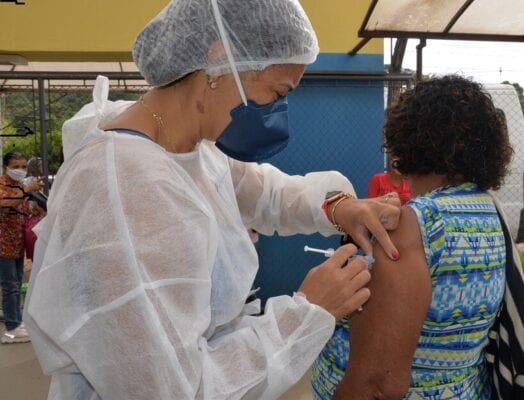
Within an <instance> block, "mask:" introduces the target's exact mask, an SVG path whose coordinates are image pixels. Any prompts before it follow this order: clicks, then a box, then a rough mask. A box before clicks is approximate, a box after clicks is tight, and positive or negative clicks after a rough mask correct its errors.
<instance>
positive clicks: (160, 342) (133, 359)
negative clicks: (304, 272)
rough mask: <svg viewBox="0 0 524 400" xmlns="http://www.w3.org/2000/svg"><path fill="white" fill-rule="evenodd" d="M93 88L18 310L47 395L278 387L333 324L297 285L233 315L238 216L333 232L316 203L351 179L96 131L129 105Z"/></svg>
mask: <svg viewBox="0 0 524 400" xmlns="http://www.w3.org/2000/svg"><path fill="white" fill-rule="evenodd" d="M106 96H107V80H104V79H99V83H98V87H97V88H96V90H95V101H94V103H92V104H90V105H88V106H86V107H84V108H83V109H82V110H81V111H80V112H79V113H78V114H77V115H76V116H75V117H73V118H72V119H71V120H70V121H68V122H67V123H66V124H65V126H64V135H65V136H66V137H65V142H64V145H66V144H67V145H66V156H67V159H66V162H65V164H64V165H63V166H62V168H61V169H60V171H59V173H58V175H57V177H56V181H55V183H54V186H53V190H52V192H51V196H50V200H49V209H48V216H47V217H46V218H45V219H44V220H43V221H42V223H41V224H40V225H39V226H38V229H37V231H38V242H37V248H36V257H35V263H34V267H33V272H32V276H31V282H30V293H29V297H28V306H27V307H26V312H25V321H26V324H27V326H28V329H29V331H30V334H31V338H32V341H33V345H34V347H35V349H36V352H37V354H38V358H39V360H40V363H41V366H42V368H43V370H44V372H45V373H46V374H52V382H51V388H50V393H49V399H52V400H97V399H104V400H130V399H139V400H164V399H165V400H168V399H177V400H180V399H195V398H196V399H213V400H218V399H241V398H246V399H275V398H278V396H279V395H280V394H282V393H283V392H285V391H286V390H287V389H288V388H289V387H290V386H292V384H294V383H295V382H296V381H297V380H299V379H300V377H301V376H302V374H303V373H304V372H305V371H306V370H307V368H308V367H309V366H310V365H311V363H312V362H313V360H314V359H315V357H316V356H317V354H318V353H319V352H320V350H321V349H322V347H323V346H324V344H325V343H326V342H327V340H328V339H329V337H330V335H331V334H332V331H333V329H334V324H335V321H334V318H333V317H332V316H331V315H330V314H329V313H328V312H326V311H325V310H323V309H322V308H320V307H318V306H315V305H312V304H310V303H309V302H308V301H307V300H306V299H305V298H304V297H303V296H301V295H300V294H295V295H294V296H293V297H289V296H279V297H276V298H273V299H270V300H269V301H268V302H267V306H266V308H265V313H264V315H262V316H252V315H248V314H247V313H246V306H245V304H244V303H245V300H246V298H247V297H248V294H249V292H250V288H251V286H252V284H253V280H254V277H255V274H256V271H257V268H258V261H257V255H256V253H255V250H254V248H253V245H252V243H251V241H250V239H249V235H248V233H247V231H246V226H247V227H250V228H253V229H255V230H257V231H259V232H261V233H263V234H272V233H273V232H275V231H277V232H279V233H280V234H283V235H289V234H294V233H297V232H300V233H312V232H318V231H320V232H321V233H323V234H325V235H329V234H334V233H336V231H335V230H334V228H333V227H332V226H331V224H330V223H329V221H328V220H327V218H326V217H325V215H324V214H323V211H322V209H321V207H320V205H321V203H322V201H323V198H324V196H325V194H326V192H328V191H330V190H337V189H338V190H346V191H353V188H352V186H351V184H350V183H349V182H348V181H347V179H345V178H344V177H342V176H341V175H340V174H338V173H336V172H323V173H312V174H308V175H306V176H304V177H302V176H288V175H286V174H284V173H282V172H280V171H279V170H278V169H276V168H274V167H272V166H271V165H268V164H264V165H258V164H254V163H242V162H238V161H235V160H232V159H229V158H228V157H226V156H225V155H224V154H222V153H221V152H220V151H219V150H218V149H217V148H215V146H214V144H213V143H210V142H202V143H200V144H199V145H198V146H197V148H196V149H195V151H193V152H191V153H187V154H171V153H168V152H166V151H165V150H164V149H163V148H162V147H160V146H158V145H157V144H155V143H154V142H152V141H149V140H147V139H143V138H138V137H134V136H131V135H126V134H117V133H111V132H103V131H101V130H99V129H98V128H97V126H98V125H99V124H100V123H101V122H102V121H104V120H107V119H108V118H112V117H114V116H115V115H116V114H118V113H119V112H121V111H122V110H123V109H124V108H125V107H128V106H129V103H126V102H117V103H113V102H109V101H107V100H106ZM74 133H77V134H78V135H79V137H77V139H80V138H82V139H83V142H82V144H81V146H80V148H79V149H78V150H77V151H76V152H75V153H71V151H70V150H71V146H70V145H71V143H70V142H68V140H69V138H70V136H69V135H71V134H74ZM246 134H248V132H246ZM297 140H300V139H299V138H297ZM289 268H293V266H292V265H290V266H289ZM247 308H249V307H247ZM252 309H253V307H251V310H252Z"/></svg>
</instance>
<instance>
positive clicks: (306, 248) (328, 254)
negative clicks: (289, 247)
mask: <svg viewBox="0 0 524 400" xmlns="http://www.w3.org/2000/svg"><path fill="white" fill-rule="evenodd" d="M304 251H305V252H308V251H310V252H311V253H320V254H324V256H325V257H328V258H329V257H331V256H332V255H333V254H335V249H331V248H329V249H327V250H322V249H315V248H314V247H309V246H304Z"/></svg>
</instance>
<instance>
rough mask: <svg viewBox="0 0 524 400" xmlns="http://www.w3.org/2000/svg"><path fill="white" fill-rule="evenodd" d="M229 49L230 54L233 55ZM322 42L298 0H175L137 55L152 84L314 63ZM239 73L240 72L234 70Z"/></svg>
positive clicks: (149, 29)
mask: <svg viewBox="0 0 524 400" xmlns="http://www.w3.org/2000/svg"><path fill="white" fill-rule="evenodd" d="M228 53H229V57H228ZM317 54H318V42H317V38H316V35H315V32H314V30H313V27H312V26H311V23H310V21H309V19H308V17H307V15H306V14H305V12H304V10H303V8H302V6H301V5H300V3H299V2H298V0H172V1H171V2H170V3H169V4H168V5H167V6H166V8H164V10H162V12H160V14H158V15H157V16H156V17H155V18H154V19H153V20H151V22H149V24H148V25H147V26H146V27H145V28H144V29H143V30H142V32H140V34H139V35H138V37H137V39H136V42H135V47H134V51H133V57H134V60H135V63H136V64H137V66H138V68H139V70H140V72H141V73H142V75H143V76H144V78H145V79H146V80H147V82H148V83H150V84H151V85H154V86H162V85H166V84H168V83H171V82H174V81H176V80H177V79H180V78H182V77H183V76H185V75H187V74H189V73H191V72H193V71H196V70H201V69H203V70H205V71H206V72H207V73H208V74H210V75H223V74H226V73H229V72H231V71H232V69H231V62H234V67H235V69H236V70H238V71H252V70H263V69H264V68H266V67H268V66H269V65H273V64H310V63H312V62H313V61H315V59H316V56H317ZM233 72H236V71H233Z"/></svg>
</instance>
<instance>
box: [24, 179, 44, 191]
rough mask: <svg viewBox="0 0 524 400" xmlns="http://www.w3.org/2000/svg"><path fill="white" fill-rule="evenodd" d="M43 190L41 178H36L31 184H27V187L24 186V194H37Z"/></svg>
mask: <svg viewBox="0 0 524 400" xmlns="http://www.w3.org/2000/svg"><path fill="white" fill-rule="evenodd" d="M43 188H44V183H43V182H42V178H38V179H36V180H34V181H33V182H31V183H28V184H27V185H24V191H25V192H39V191H40V190H42V189H43Z"/></svg>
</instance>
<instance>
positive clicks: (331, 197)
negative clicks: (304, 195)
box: [322, 190, 355, 234]
mask: <svg viewBox="0 0 524 400" xmlns="http://www.w3.org/2000/svg"><path fill="white" fill-rule="evenodd" d="M346 199H352V200H355V196H353V195H352V194H351V193H347V192H342V191H341V190H336V191H331V192H328V193H327V194H326V200H324V203H323V204H322V209H323V210H324V213H325V214H326V217H327V218H328V220H329V221H330V222H331V223H332V224H333V226H334V227H335V229H336V230H337V231H339V232H342V233H344V234H346V231H344V229H343V228H342V227H341V226H340V225H339V224H337V222H336V221H335V210H336V208H337V206H338V205H339V204H340V203H341V202H342V201H343V200H346ZM333 203H334V204H335V205H334V206H333V208H332V209H331V213H330V212H329V206H330V205H331V204H333Z"/></svg>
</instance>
